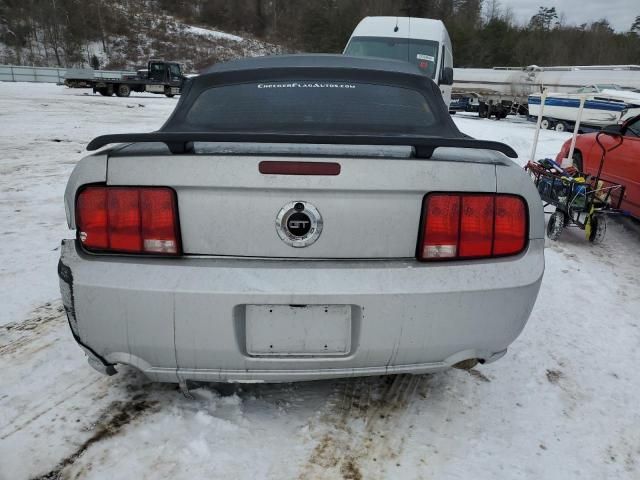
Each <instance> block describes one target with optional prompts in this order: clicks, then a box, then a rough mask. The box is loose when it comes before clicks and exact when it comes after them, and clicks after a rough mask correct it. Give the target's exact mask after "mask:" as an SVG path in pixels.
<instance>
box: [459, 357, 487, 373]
mask: <svg viewBox="0 0 640 480" xmlns="http://www.w3.org/2000/svg"><path fill="white" fill-rule="evenodd" d="M478 363H484V362H483V361H481V360H479V359H477V358H468V359H466V360H462V361H461V362H458V363H454V364H453V365H452V367H453V368H457V369H459V370H471V369H472V368H473V367H475V366H476V365H477V364H478Z"/></svg>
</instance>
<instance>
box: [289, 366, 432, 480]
mask: <svg viewBox="0 0 640 480" xmlns="http://www.w3.org/2000/svg"><path fill="white" fill-rule="evenodd" d="M428 378H429V376H428V375H408V374H405V375H395V376H386V377H367V378H363V379H356V380H348V381H345V382H344V383H343V385H342V389H341V391H340V393H339V394H338V396H337V398H335V399H334V400H332V401H330V402H329V404H330V409H329V411H328V412H327V413H326V414H325V415H323V417H322V418H321V423H320V425H319V427H320V429H321V430H322V432H319V433H318V436H319V440H318V443H317V444H316V446H315V448H314V449H313V451H312V452H311V455H310V456H309V458H308V460H307V461H306V463H305V464H304V465H303V467H302V469H301V472H300V474H299V476H298V478H299V479H301V480H302V479H321V478H336V477H338V478H343V479H345V480H360V479H362V478H367V479H368V478H384V477H385V476H386V475H385V473H386V470H387V468H388V467H389V466H390V465H394V466H395V465H396V463H397V459H398V457H399V456H400V454H401V453H402V451H403V449H404V444H405V439H406V437H407V434H408V433H409V432H410V426H408V425H407V424H406V422H404V421H403V420H404V417H405V414H406V412H407V409H408V407H409V405H410V404H411V403H412V402H413V401H414V400H415V399H416V391H417V389H418V387H419V386H421V385H422V384H423V383H425V382H426V381H428Z"/></svg>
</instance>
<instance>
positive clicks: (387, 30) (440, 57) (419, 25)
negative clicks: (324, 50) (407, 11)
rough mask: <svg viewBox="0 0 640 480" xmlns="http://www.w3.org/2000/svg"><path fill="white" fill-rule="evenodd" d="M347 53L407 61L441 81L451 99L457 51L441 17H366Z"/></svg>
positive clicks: (448, 98)
mask: <svg viewBox="0 0 640 480" xmlns="http://www.w3.org/2000/svg"><path fill="white" fill-rule="evenodd" d="M343 53H344V54H345V55H351V56H356V57H382V58H394V59H397V60H407V61H409V62H411V63H413V64H415V65H416V66H417V67H418V68H419V69H420V70H422V71H423V72H424V73H425V75H427V76H429V78H431V79H432V80H433V81H434V82H436V83H437V84H438V86H439V87H440V91H441V92H442V98H443V100H444V102H445V105H449V103H450V101H451V85H452V84H453V52H452V50H451V40H450V38H449V32H447V29H446V27H445V26H444V23H442V22H441V21H440V20H431V19H429V18H415V17H365V18H363V19H362V20H361V21H360V23H359V24H358V26H357V27H356V29H355V30H354V31H353V33H352V34H351V38H350V39H349V43H347V46H346V48H345V49H344V52H343Z"/></svg>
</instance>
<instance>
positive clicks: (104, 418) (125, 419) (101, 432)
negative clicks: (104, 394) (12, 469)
mask: <svg viewBox="0 0 640 480" xmlns="http://www.w3.org/2000/svg"><path fill="white" fill-rule="evenodd" d="M157 405H158V402H157V401H155V400H148V399H147V398H146V395H145V394H138V395H135V396H134V397H133V398H132V399H131V400H128V401H126V402H123V401H120V400H118V401H114V402H111V404H109V406H108V407H107V408H106V409H105V411H104V413H103V414H102V415H101V416H100V418H99V419H98V421H97V422H96V423H95V425H94V427H93V434H92V435H91V436H90V437H89V438H88V439H87V440H85V441H84V442H83V443H82V444H81V445H80V446H79V447H78V448H77V449H76V450H75V451H74V452H73V453H72V454H71V455H69V456H67V457H66V458H64V459H62V460H61V461H60V463H58V465H57V466H56V467H55V468H54V469H53V470H51V471H49V472H47V473H45V474H43V475H40V476H37V477H33V478H32V480H58V479H61V478H63V471H64V470H65V469H66V468H68V467H70V466H71V465H73V464H74V463H75V461H76V460H77V459H78V458H80V456H81V455H82V454H83V453H84V452H85V451H86V450H87V449H88V448H89V447H91V446H92V445H93V444H95V443H98V442H100V441H101V440H104V439H106V438H110V437H113V436H115V435H117V434H118V433H119V432H120V431H121V430H122V429H123V428H124V427H125V426H126V425H128V424H130V423H131V422H133V421H134V420H136V419H138V418H139V417H141V416H143V415H144V414H145V413H146V412H148V411H150V410H152V409H154V408H155V407H157ZM87 468H90V465H88V466H87ZM76 478H78V477H77V476H76Z"/></svg>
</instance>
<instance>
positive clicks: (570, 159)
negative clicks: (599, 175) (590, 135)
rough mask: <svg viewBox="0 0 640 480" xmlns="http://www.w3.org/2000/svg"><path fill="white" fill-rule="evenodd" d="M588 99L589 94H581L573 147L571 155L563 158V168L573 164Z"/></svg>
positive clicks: (572, 141)
mask: <svg viewBox="0 0 640 480" xmlns="http://www.w3.org/2000/svg"><path fill="white" fill-rule="evenodd" d="M586 101H587V96H586V95H580V108H579V109H578V117H577V118H576V125H575V127H573V137H572V138H571V148H570V149H569V156H568V157H567V158H563V159H562V165H561V167H562V168H564V167H566V166H569V165H573V150H574V149H575V148H576V139H577V138H578V130H580V122H581V121H582V111H583V110H584V103H585V102H586ZM583 168H584V166H583Z"/></svg>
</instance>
